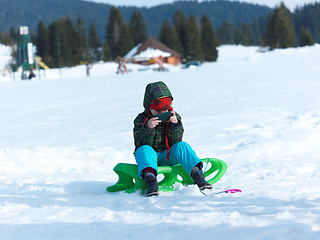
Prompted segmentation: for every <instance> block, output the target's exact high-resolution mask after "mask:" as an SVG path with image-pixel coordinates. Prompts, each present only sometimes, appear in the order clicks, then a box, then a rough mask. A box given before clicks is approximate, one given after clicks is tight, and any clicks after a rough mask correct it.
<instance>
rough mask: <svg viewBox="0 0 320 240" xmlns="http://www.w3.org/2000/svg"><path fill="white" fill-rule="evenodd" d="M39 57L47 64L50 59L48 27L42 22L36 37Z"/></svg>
mask: <svg viewBox="0 0 320 240" xmlns="http://www.w3.org/2000/svg"><path fill="white" fill-rule="evenodd" d="M36 46H37V55H38V56H39V57H41V58H42V60H43V61H44V62H47V60H48V58H49V31H48V28H47V27H46V25H45V24H44V23H43V22H42V21H40V22H39V24H38V29H37V37H36Z"/></svg>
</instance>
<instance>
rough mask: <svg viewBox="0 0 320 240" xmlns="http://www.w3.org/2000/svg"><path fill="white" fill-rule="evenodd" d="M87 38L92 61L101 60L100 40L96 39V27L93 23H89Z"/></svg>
mask: <svg viewBox="0 0 320 240" xmlns="http://www.w3.org/2000/svg"><path fill="white" fill-rule="evenodd" d="M88 36H89V39H88V41H89V49H90V53H91V56H92V59H93V60H94V61H99V60H101V58H102V53H101V43H100V39H99V37H98V33H97V29H96V25H95V24H94V22H93V21H91V23H90V26H89V30H88Z"/></svg>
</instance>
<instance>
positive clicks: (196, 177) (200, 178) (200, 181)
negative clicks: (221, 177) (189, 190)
mask: <svg viewBox="0 0 320 240" xmlns="http://www.w3.org/2000/svg"><path fill="white" fill-rule="evenodd" d="M191 177H192V179H193V181H194V184H197V185H198V187H199V189H200V190H204V189H212V185H211V184H210V183H208V182H207V181H206V180H205V178H204V174H203V172H202V170H200V169H199V168H198V167H194V168H193V169H192V171H191Z"/></svg>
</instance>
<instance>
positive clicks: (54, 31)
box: [45, 22, 60, 67]
mask: <svg viewBox="0 0 320 240" xmlns="http://www.w3.org/2000/svg"><path fill="white" fill-rule="evenodd" d="M48 31H49V56H48V58H47V59H46V62H45V63H46V64H47V65H48V66H49V67H59V59H58V52H59V51H60V50H59V49H58V41H59V42H60V37H59V36H58V34H59V32H58V24H57V23H56V22H52V23H51V24H50V25H49V27H48Z"/></svg>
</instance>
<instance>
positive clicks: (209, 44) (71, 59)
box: [0, 3, 314, 67]
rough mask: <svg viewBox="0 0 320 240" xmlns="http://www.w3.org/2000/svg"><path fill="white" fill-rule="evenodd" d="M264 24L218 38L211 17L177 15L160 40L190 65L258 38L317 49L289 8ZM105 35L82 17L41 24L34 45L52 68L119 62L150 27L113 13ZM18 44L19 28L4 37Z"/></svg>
mask: <svg viewBox="0 0 320 240" xmlns="http://www.w3.org/2000/svg"><path fill="white" fill-rule="evenodd" d="M259 24H262V22H261V21H260V22H259V21H255V22H253V23H252V24H251V25H250V24H241V25H238V26H235V25H233V24H231V23H229V22H226V21H225V22H223V23H222V24H221V26H220V27H219V28H218V29H217V32H216V31H215V30H214V28H213V26H212V24H211V21H210V19H209V17H208V16H207V15H202V17H201V19H198V18H197V17H196V16H194V15H189V16H187V17H186V16H185V15H184V13H183V12H182V11H179V10H177V11H176V12H175V14H174V16H173V18H172V21H169V20H167V19H165V20H163V22H162V25H161V28H160V33H159V35H158V40H160V41H161V42H162V43H164V44H166V45H167V46H169V47H170V48H172V49H173V50H175V51H177V52H178V53H180V54H181V56H182V59H183V60H184V61H190V60H200V61H215V60H216V59H217V57H218V52H217V47H218V46H219V44H242V45H253V44H256V42H255V36H257V35H258V36H259V39H258V44H259V45H263V46H270V48H271V49H274V48H286V47H295V46H297V45H301V46H304V45H312V44H314V40H313V37H312V34H311V32H310V30H309V29H307V28H305V27H302V28H301V31H300V33H299V34H300V36H299V37H297V36H296V31H295V27H294V21H293V16H292V14H291V13H290V11H289V10H288V9H287V8H286V7H285V5H284V4H283V3H282V4H281V5H280V6H279V7H277V8H275V9H274V11H273V12H272V14H271V15H270V16H269V17H268V19H267V21H264V22H263V24H264V25H265V26H264V29H265V30H264V32H265V33H264V34H262V33H261V32H260V33H259V34H255V33H254V26H256V25H259ZM257 29H261V27H257ZM105 31H106V37H105V39H103V41H101V40H100V38H99V37H98V33H97V29H96V26H95V24H94V22H93V21H91V23H90V24H89V26H88V27H86V24H85V23H84V21H83V19H82V18H81V17H78V19H77V20H76V22H75V23H74V22H73V21H72V20H71V19H70V17H65V18H60V19H59V20H58V21H53V22H52V23H50V24H49V25H48V26H47V25H45V24H44V23H43V22H42V21H40V22H39V23H38V27H37V31H36V33H32V34H31V40H32V42H33V43H34V44H35V45H36V48H37V55H38V56H40V57H42V59H43V61H44V62H45V63H46V64H47V65H48V66H49V67H60V66H74V65H78V64H83V63H87V64H88V63H93V62H96V61H100V60H103V61H110V60H114V59H116V57H118V56H124V55H125V54H126V53H127V52H128V51H129V50H131V49H132V48H133V47H134V46H136V45H137V44H139V43H141V42H143V41H144V40H145V39H146V38H147V27H146V22H145V19H144V16H143V14H142V13H141V11H139V10H138V9H136V10H134V11H133V12H132V14H131V17H130V19H129V22H128V23H126V22H125V21H124V19H123V17H122V14H121V11H120V10H119V9H118V8H116V7H112V8H111V9H110V13H109V19H108V23H107V25H106V27H105ZM18 38H19V34H18V32H17V31H15V29H14V28H13V27H12V28H11V29H10V31H9V32H8V33H5V34H1V36H0V39H1V41H2V42H6V43H10V44H15V43H16V42H17V40H18ZM297 39H299V42H297Z"/></svg>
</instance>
